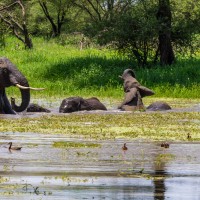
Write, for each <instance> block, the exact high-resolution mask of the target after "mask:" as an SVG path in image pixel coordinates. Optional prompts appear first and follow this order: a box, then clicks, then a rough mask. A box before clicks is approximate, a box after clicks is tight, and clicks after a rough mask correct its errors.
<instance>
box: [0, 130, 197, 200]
mask: <svg viewBox="0 0 200 200" xmlns="http://www.w3.org/2000/svg"><path fill="white" fill-rule="evenodd" d="M0 138H1V144H0V182H1V185H0V199H34V200H35V199H48V200H49V199H52V200H55V199H59V200H62V199H66V197H68V199H120V200H121V199H136V200H139V199H145V200H165V199H168V198H171V199H195V200H196V199H200V189H199V187H198V185H199V183H200V179H199V177H200V170H199V169H200V155H199V153H198V152H199V151H198V150H199V148H200V144H198V143H196V144H194V143H193V144H189V143H177V144H176V143H174V144H170V148H168V149H165V148H162V147H160V144H159V143H156V142H145V141H128V142H127V141H124V140H111V141H82V140H81V139H80V140H78V139H76V142H81V143H83V142H86V143H90V142H93V143H94V142H96V143H99V144H100V145H101V147H99V148H54V147H53V145H52V144H53V143H54V142H55V141H75V140H74V139H73V138H66V137H65V136H62V135H51V136H49V135H40V134H33V133H0ZM9 141H12V142H13V143H14V144H16V145H21V143H22V144H23V145H22V146H23V148H22V150H21V151H12V153H10V152H9V150H8V148H7V147H5V144H7V143H8V142H9ZM124 143H126V145H127V147H128V150H126V151H123V149H122V146H123V144H124ZM182 149H184V154H183V153H182ZM194 177H195V178H194Z"/></svg>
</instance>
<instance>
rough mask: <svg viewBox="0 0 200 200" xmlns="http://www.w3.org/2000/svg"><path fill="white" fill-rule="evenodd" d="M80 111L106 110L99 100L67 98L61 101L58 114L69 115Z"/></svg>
mask: <svg viewBox="0 0 200 200" xmlns="http://www.w3.org/2000/svg"><path fill="white" fill-rule="evenodd" d="M82 110H107V109H106V107H105V106H104V105H103V104H102V103H101V102H100V101H99V99H97V98H95V97H92V98H89V99H83V98H82V97H69V98H66V99H64V100H63V101H62V103H61V105H60V108H59V112H60V113H71V112H76V111H82Z"/></svg>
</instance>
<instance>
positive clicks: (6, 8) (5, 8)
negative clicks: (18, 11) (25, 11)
mask: <svg viewBox="0 0 200 200" xmlns="http://www.w3.org/2000/svg"><path fill="white" fill-rule="evenodd" d="M17 3H18V1H15V2H14V3H11V4H10V5H8V6H3V8H0V12H1V11H2V10H8V9H9V8H10V7H12V6H14V5H15V4H17Z"/></svg>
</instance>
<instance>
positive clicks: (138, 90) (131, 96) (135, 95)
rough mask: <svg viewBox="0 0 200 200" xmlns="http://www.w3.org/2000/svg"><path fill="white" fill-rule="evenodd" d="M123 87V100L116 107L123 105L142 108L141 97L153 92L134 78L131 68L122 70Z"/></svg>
mask: <svg viewBox="0 0 200 200" xmlns="http://www.w3.org/2000/svg"><path fill="white" fill-rule="evenodd" d="M119 77H120V78H122V79H123V81H124V83H123V87H124V92H125V98H124V101H123V102H122V103H121V105H120V106H119V107H118V108H120V109H122V107H123V106H125V105H126V106H127V105H128V106H135V107H138V108H139V109H141V108H144V105H143V103H142V98H143V97H145V96H150V95H153V94H154V92H153V91H152V90H150V89H149V88H147V87H144V86H142V85H141V84H140V83H139V82H138V81H137V80H136V78H135V73H134V71H133V70H132V69H126V70H124V72H123V74H122V76H119Z"/></svg>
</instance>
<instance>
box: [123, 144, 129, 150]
mask: <svg viewBox="0 0 200 200" xmlns="http://www.w3.org/2000/svg"><path fill="white" fill-rule="evenodd" d="M122 150H123V151H127V150H128V147H127V146H126V143H124V146H123V147H122Z"/></svg>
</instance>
